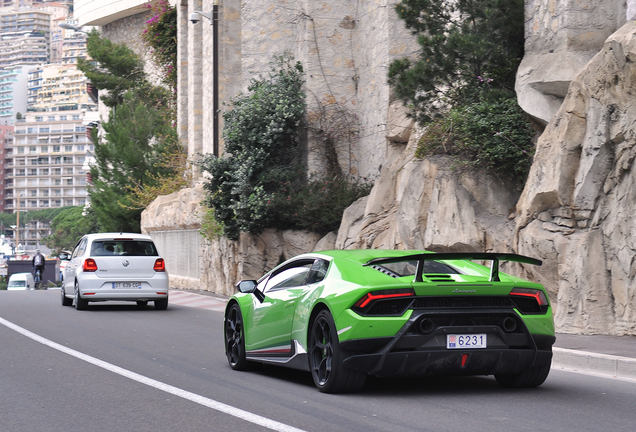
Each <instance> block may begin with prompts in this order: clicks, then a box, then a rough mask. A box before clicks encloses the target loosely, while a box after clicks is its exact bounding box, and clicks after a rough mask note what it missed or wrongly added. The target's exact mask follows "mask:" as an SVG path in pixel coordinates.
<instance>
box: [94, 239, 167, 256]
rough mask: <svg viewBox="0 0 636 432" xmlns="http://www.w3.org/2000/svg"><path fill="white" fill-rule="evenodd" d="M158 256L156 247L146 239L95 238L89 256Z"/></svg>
mask: <svg viewBox="0 0 636 432" xmlns="http://www.w3.org/2000/svg"><path fill="white" fill-rule="evenodd" d="M113 255H125V256H158V255H159V253H158V252H157V248H156V247H155V244H154V243H153V242H151V241H146V240H96V241H94V242H93V244H92V246H91V256H113Z"/></svg>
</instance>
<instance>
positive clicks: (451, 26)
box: [389, 0, 524, 125]
mask: <svg viewBox="0 0 636 432" xmlns="http://www.w3.org/2000/svg"><path fill="white" fill-rule="evenodd" d="M523 5H524V3H523V0H480V1H476V0H457V1H453V2H449V1H447V0H403V1H402V2H400V3H399V4H398V5H397V6H396V11H397V13H398V15H399V16H400V17H401V18H402V19H403V20H404V21H405V23H406V26H407V27H408V28H410V29H411V30H412V31H413V33H414V34H416V35H417V36H418V43H419V45H420V53H419V56H418V58H417V59H411V60H408V59H398V60H395V61H394V62H392V63H391V65H390V67H389V84H390V85H391V86H392V87H393V89H394V91H395V92H396V94H397V95H398V96H399V97H400V98H402V100H403V101H404V102H405V105H407V106H410V107H412V108H413V112H412V114H413V116H414V117H415V118H416V119H417V120H418V121H419V122H420V124H422V125H424V124H426V123H428V122H429V121H431V120H432V119H433V118H435V117H436V116H437V115H439V112H440V109H442V110H443V108H444V107H448V106H449V105H450V106H456V105H457V104H458V103H462V101H463V100H464V99H465V97H466V92H467V91H468V92H470V91H471V87H474V86H475V84H476V83H477V79H478V77H479V76H481V77H488V78H490V79H492V80H493V81H491V82H490V85H489V87H490V88H497V89H507V90H511V89H513V88H514V79H515V73H516V69H517V67H518V65H519V62H520V61H521V57H522V56H523V44H524V17H523Z"/></svg>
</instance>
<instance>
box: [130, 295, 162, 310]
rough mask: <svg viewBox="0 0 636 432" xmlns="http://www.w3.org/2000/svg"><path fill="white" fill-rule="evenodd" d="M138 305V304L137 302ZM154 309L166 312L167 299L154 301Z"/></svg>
mask: <svg viewBox="0 0 636 432" xmlns="http://www.w3.org/2000/svg"><path fill="white" fill-rule="evenodd" d="M137 305H139V302H137ZM155 309H157V310H166V309H168V298H167V297H166V298H165V299H159V300H155Z"/></svg>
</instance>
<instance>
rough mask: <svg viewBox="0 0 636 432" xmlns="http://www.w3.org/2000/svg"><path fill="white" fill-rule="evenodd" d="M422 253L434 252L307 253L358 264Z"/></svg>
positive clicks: (337, 251) (352, 250)
mask: <svg viewBox="0 0 636 432" xmlns="http://www.w3.org/2000/svg"><path fill="white" fill-rule="evenodd" d="M422 253H434V252H429V251H424V250H399V249H345V250H327V251H321V252H314V253H311V254H307V255H313V256H315V255H326V256H327V257H330V258H337V259H343V260H347V261H353V262H356V263H359V264H366V263H367V262H369V261H370V260H372V259H375V258H393V257H401V256H409V255H415V254H422Z"/></svg>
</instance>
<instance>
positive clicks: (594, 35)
mask: <svg viewBox="0 0 636 432" xmlns="http://www.w3.org/2000/svg"><path fill="white" fill-rule="evenodd" d="M634 3H635V2H634V0H627V1H625V0H558V1H557V0H526V1H525V18H526V24H525V36H526V42H525V55H524V58H523V61H522V62H521V65H520V66H519V70H518V71H517V82H516V85H515V90H516V92H517V97H518V100H519V105H521V107H522V108H523V109H524V110H525V111H526V112H527V113H528V114H530V115H531V116H532V117H534V118H535V119H536V120H537V121H538V122H539V123H541V124H543V125H546V124H547V123H548V122H549V121H550V120H551V119H552V117H553V116H554V114H555V113H556V112H557V110H558V109H559V108H560V106H561V103H562V102H563V98H564V97H565V94H566V93H567V90H568V87H569V85H570V82H571V81H572V79H573V78H574V77H575V76H576V75H577V74H578V73H579V72H580V71H581V70H582V69H583V68H584V67H585V65H586V64H587V62H588V61H589V60H590V59H592V57H594V55H596V53H597V52H599V50H600V49H601V48H602V46H603V42H604V41H605V39H606V38H607V37H608V36H610V35H611V34H612V33H614V32H615V31H616V30H617V29H619V28H620V27H621V26H622V25H623V24H624V23H625V22H626V20H629V19H633V15H634V13H635V12H636V10H635V6H636V5H634Z"/></svg>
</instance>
